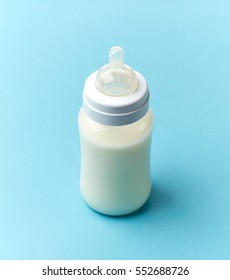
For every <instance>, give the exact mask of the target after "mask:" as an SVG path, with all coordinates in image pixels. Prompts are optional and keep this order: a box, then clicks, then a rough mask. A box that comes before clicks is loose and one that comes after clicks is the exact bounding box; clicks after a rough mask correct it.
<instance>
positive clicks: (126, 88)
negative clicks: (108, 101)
mask: <svg viewBox="0 0 230 280" xmlns="http://www.w3.org/2000/svg"><path fill="white" fill-rule="evenodd" d="M123 61H124V50H123V49H122V48H121V47H112V48H111V49H110V50H109V64H107V65H105V66H103V67H102V68H101V69H100V70H99V71H98V73H97V78H96V87H97V89H98V90H100V91H101V92H103V93H105V94H108V95H125V94H131V93H133V92H134V91H135V90H136V88H137V86H138V83H137V78H136V75H135V73H134V71H133V70H132V69H131V68H130V67H129V66H128V65H126V64H124V63H123Z"/></svg>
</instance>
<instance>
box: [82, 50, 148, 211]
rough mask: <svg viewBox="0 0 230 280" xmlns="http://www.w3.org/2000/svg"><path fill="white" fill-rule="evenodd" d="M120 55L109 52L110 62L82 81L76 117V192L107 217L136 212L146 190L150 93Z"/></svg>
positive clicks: (122, 54) (143, 80)
mask: <svg viewBox="0 0 230 280" xmlns="http://www.w3.org/2000/svg"><path fill="white" fill-rule="evenodd" d="M123 59H124V51H123V49H122V48H120V47H112V48H111V49H110V50H109V60H110V62H109V64H107V65H105V66H104V67H102V68H101V69H100V70H98V71H96V72H94V73H92V74H91V75H90V76H89V77H88V78H87V80H86V82H85V86H84V91H83V107H82V108H81V110H80V112H79V116H78V124H79V130H80V141H81V176H80V186H81V193H82V195H83V197H84V199H85V201H86V202H87V204H88V205H89V206H90V207H91V208H93V209H95V210H96V211H98V212H101V213H103V214H107V215H125V214H128V213H131V212H133V211H135V210H137V209H138V208H140V207H141V206H142V205H143V204H144V203H145V202H146V200H147V199H148V197H149V194H150V190H151V169H150V150H151V134H152V126H153V114H152V111H151V109H149V91H148V87H147V83H146V80H145V78H144V77H143V76H142V75H141V74H140V73H138V72H136V71H133V70H132V69H131V68H130V67H129V66H127V65H125V64H123Z"/></svg>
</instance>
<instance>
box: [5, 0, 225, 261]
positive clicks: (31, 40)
mask: <svg viewBox="0 0 230 280" xmlns="http://www.w3.org/2000/svg"><path fill="white" fill-rule="evenodd" d="M229 30H230V2H229V1H182V0H181V1H166V0H165V1H164V0H163V1H144V2H143V1H134V0H132V1H123V0H118V1H116V2H114V1H102V0H101V1H89V0H88V1H86V0H84V1H68V0H67V1H58V0H57V1H54V0H53V1H45V0H44V1H40V0H39V1H38V0H37V1H1V0H0V258H1V259H230V47H229V46H230V32H229ZM113 45H120V46H122V47H123V48H124V49H125V52H126V63H127V64H129V65H131V66H132V67H133V68H134V69H136V70H138V71H139V72H141V73H142V74H143V75H144V76H145V77H146V78H147V80H148V83H149V88H150V90H151V106H152V108H153V110H154V112H155V116H156V119H155V128H154V134H153V143H152V144H153V145H152V176H153V191H152V194H151V197H150V199H149V201H148V202H147V204H146V205H145V206H144V208H143V209H142V211H139V212H138V213H136V214H135V215H130V216H127V217H120V218H111V217H107V216H103V215H100V214H98V213H96V212H94V211H92V210H91V209H89V208H88V207H87V206H86V205H85V203H84V202H83V200H82V197H81V195H80V191H79V173H80V147H79V135H78V128H77V113H78V110H79V109H80V107H81V102H82V100H81V93H82V89H83V84H84V81H85V79H86V77H87V76H88V75H89V74H90V73H91V72H93V71H94V70H96V69H98V68H99V67H100V66H101V65H103V64H105V63H106V62H107V51H108V48H109V47H111V46H113Z"/></svg>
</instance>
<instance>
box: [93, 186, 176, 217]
mask: <svg viewBox="0 0 230 280" xmlns="http://www.w3.org/2000/svg"><path fill="white" fill-rule="evenodd" d="M173 199H174V197H173V195H172V194H171V192H169V190H168V189H165V188H162V187H161V186H160V185H158V184H155V183H153V184H152V187H151V192H150V195H149V197H148V199H147V201H146V202H145V204H144V205H143V206H142V207H141V208H139V209H138V210H136V211H135V212H132V213H130V214H127V215H120V216H110V215H104V214H101V213H99V214H100V215H102V216H104V217H107V218H112V219H128V218H133V217H136V216H141V215H147V214H149V213H150V212H154V211H156V210H157V209H161V208H166V207H171V204H172V201H173Z"/></svg>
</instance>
